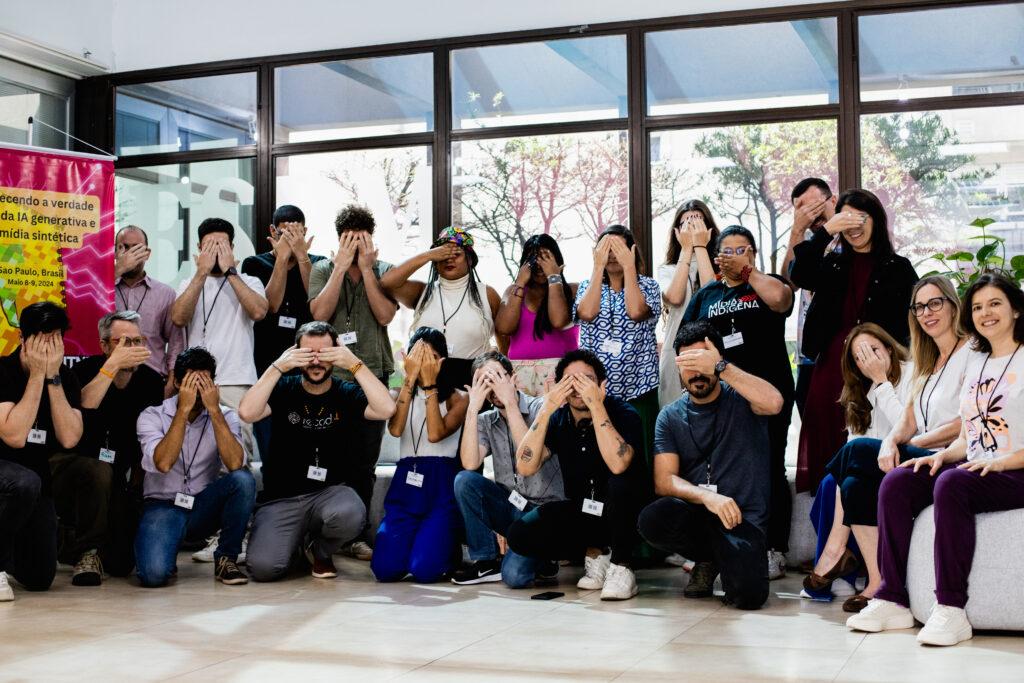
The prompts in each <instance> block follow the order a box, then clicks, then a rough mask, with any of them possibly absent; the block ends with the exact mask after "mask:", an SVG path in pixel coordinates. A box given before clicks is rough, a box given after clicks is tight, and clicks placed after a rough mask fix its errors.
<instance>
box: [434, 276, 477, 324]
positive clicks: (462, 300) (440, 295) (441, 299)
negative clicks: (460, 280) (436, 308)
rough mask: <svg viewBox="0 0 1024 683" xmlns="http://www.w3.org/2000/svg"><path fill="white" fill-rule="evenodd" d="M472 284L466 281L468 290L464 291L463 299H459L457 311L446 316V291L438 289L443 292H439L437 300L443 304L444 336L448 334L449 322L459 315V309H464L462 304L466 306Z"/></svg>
mask: <svg viewBox="0 0 1024 683" xmlns="http://www.w3.org/2000/svg"><path fill="white" fill-rule="evenodd" d="M471 284H472V283H471V282H469V281H468V280H467V281H466V288H465V289H464V290H462V298H461V299H459V305H458V306H456V307H455V310H454V311H452V314H451V315H445V312H444V289H442V288H440V287H438V289H440V290H441V291H439V292H438V293H437V298H438V300H439V301H440V302H441V321H442V327H443V328H444V329H443V330H441V331H442V332H443V333H444V334H448V321H449V320H451V319H452V318H454V317H455V316H456V315H457V314H458V312H459V309H461V308H462V304H464V303H465V302H466V295H467V294H469V287H470V285H471Z"/></svg>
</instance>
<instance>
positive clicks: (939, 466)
mask: <svg viewBox="0 0 1024 683" xmlns="http://www.w3.org/2000/svg"><path fill="white" fill-rule="evenodd" d="M940 469H942V463H941V462H939V461H938V460H936V461H935V462H933V463H932V468H931V470H930V471H929V474H930V475H931V476H933V477H934V476H935V473H936V472H938V471H939V470H940Z"/></svg>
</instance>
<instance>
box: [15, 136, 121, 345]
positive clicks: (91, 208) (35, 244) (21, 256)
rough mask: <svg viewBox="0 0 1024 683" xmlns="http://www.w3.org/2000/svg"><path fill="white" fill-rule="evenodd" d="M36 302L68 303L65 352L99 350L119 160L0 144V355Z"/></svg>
mask: <svg viewBox="0 0 1024 683" xmlns="http://www.w3.org/2000/svg"><path fill="white" fill-rule="evenodd" d="M37 301H52V302H54V303H58V304H61V305H62V306H66V307H67V309H68V317H69V318H70V319H71V330H70V331H69V332H68V334H67V335H66V336H65V338H64V351H65V354H66V355H68V356H85V355H91V354H95V353H99V350H100V348H99V339H98V336H97V333H96V322H97V321H98V320H99V319H100V318H101V317H102V316H104V315H106V314H107V313H109V312H110V311H112V310H113V309H114V164H113V162H112V161H109V160H104V159H100V158H94V157H89V156H86V155H75V154H62V153H60V152H47V151H43V150H37V149H32V148H18V147H3V146H0V309H2V310H0V355H7V354H9V353H11V352H12V351H13V350H14V349H15V348H16V347H17V346H18V344H19V343H20V339H19V333H18V316H19V314H20V313H21V311H22V310H23V309H24V308H25V306H28V305H29V304H33V303H35V302H37Z"/></svg>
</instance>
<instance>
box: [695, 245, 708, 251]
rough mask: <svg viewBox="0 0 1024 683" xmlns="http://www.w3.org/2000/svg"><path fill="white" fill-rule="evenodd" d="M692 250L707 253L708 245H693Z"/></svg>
mask: <svg viewBox="0 0 1024 683" xmlns="http://www.w3.org/2000/svg"><path fill="white" fill-rule="evenodd" d="M693 248H694V249H703V250H704V251H707V250H708V245H706V244H695V245H693Z"/></svg>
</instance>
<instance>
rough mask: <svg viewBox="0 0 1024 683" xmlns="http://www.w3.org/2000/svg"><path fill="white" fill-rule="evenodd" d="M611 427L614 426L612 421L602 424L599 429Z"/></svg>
mask: <svg viewBox="0 0 1024 683" xmlns="http://www.w3.org/2000/svg"><path fill="white" fill-rule="evenodd" d="M611 426H612V421H611V420H605V421H604V422H602V423H601V424H599V425H598V427H611Z"/></svg>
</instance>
